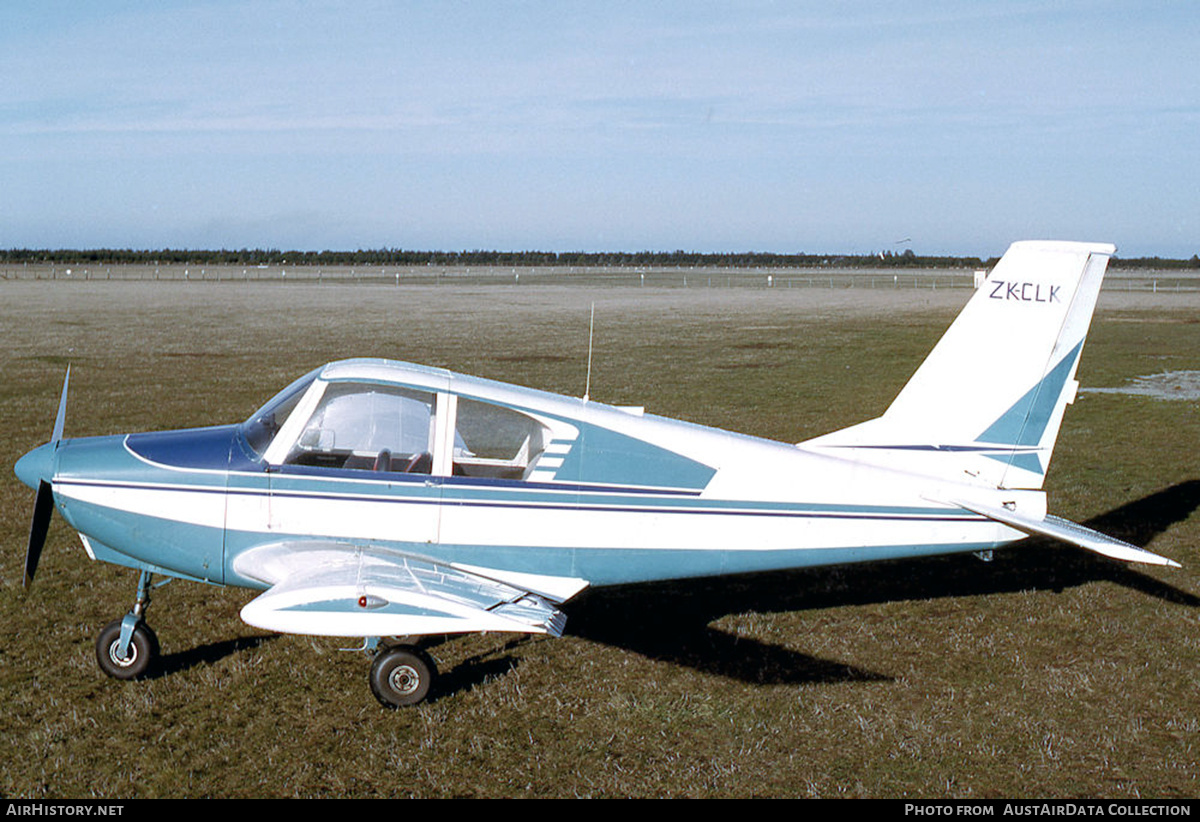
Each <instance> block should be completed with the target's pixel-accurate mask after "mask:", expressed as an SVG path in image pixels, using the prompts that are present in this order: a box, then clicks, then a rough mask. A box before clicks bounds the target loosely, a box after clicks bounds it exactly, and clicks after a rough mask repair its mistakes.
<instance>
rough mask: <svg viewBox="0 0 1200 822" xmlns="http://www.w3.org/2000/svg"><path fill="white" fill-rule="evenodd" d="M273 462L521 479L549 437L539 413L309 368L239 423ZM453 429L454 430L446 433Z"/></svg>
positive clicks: (250, 442) (259, 451)
mask: <svg viewBox="0 0 1200 822" xmlns="http://www.w3.org/2000/svg"><path fill="white" fill-rule="evenodd" d="M241 430H242V433H243V436H244V437H245V438H246V442H247V444H248V445H249V446H250V447H251V448H252V449H253V450H254V451H255V453H257V454H258V455H259V456H260V457H262V458H263V459H265V460H266V461H267V462H268V463H269V464H272V465H285V466H297V467H300V468H309V469H317V470H322V469H324V470H338V471H341V470H352V471H353V470H361V471H378V472H390V473H407V474H436V475H442V476H448V475H454V476H470V477H491V478H496V479H526V478H528V476H529V474H530V473H531V471H532V469H533V467H534V465H535V463H536V462H537V459H538V457H539V456H540V455H541V454H542V453H543V451H544V450H545V447H546V445H547V444H548V443H549V441H550V434H549V428H548V427H547V425H546V424H545V423H544V422H543V421H539V420H538V419H535V418H534V417H533V416H531V415H529V414H525V413H522V412H520V411H516V410H514V409H512V408H508V407H506V406H503V405H500V404H496V403H489V402H485V401H481V400H477V399H472V398H468V397H461V396H458V395H456V394H454V393H450V392H447V391H438V390H421V389H420V388H416V387H412V386H408V385H400V384H393V383H385V382H380V381H377V380H373V379H354V378H344V379H343V378H338V379H332V380H327V379H324V378H322V369H318V370H316V371H313V372H311V373H309V374H306V375H305V376H303V377H301V378H300V379H298V380H296V381H295V382H293V383H292V384H291V385H289V386H288V387H287V388H285V389H284V390H283V391H281V392H279V393H278V394H277V395H276V396H275V397H274V398H272V399H271V401H270V402H268V403H267V404H266V405H264V406H263V407H262V408H260V409H259V410H258V411H256V412H255V413H254V415H253V416H251V417H250V419H248V420H247V421H246V422H245V423H243V424H242V426H241ZM448 432H452V435H449V436H448V435H447V433H448Z"/></svg>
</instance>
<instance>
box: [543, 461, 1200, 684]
mask: <svg viewBox="0 0 1200 822" xmlns="http://www.w3.org/2000/svg"><path fill="white" fill-rule="evenodd" d="M1197 508H1200V480H1188V481H1186V482H1182V483H1179V484H1177V485H1173V486H1171V487H1169V488H1166V489H1164V490H1162V491H1159V492H1157V493H1154V494H1151V495H1149V496H1146V497H1143V498H1142V499H1139V500H1136V501H1134V502H1130V503H1127V504H1125V505H1122V506H1120V507H1119V508H1115V509H1113V510H1112V511H1109V512H1107V513H1104V514H1101V515H1099V516H1097V517H1095V518H1093V519H1091V520H1089V521H1088V522H1087V523H1086V524H1087V526H1088V527H1089V528H1095V529H1097V530H1103V531H1105V532H1107V533H1110V534H1113V535H1115V536H1118V537H1119V538H1121V539H1124V540H1127V541H1130V542H1134V543H1136V544H1140V545H1145V544H1147V543H1148V542H1150V541H1151V540H1152V539H1153V538H1154V537H1155V536H1157V535H1159V534H1161V533H1162V532H1164V531H1165V530H1166V529H1167V528H1169V527H1170V526H1171V525H1173V524H1175V523H1178V522H1182V521H1183V520H1185V519H1187V518H1188V517H1189V516H1190V515H1191V514H1192V513H1193V512H1194V511H1195V510H1196V509H1197ZM1098 581H1109V582H1113V583H1115V584H1117V585H1121V586H1123V587H1126V588H1129V589H1131V590H1135V591H1139V592H1141V593H1144V594H1146V595H1148V596H1152V597H1157V598H1158V599H1161V600H1163V601H1165V602H1170V603H1174V604H1178V605H1183V606H1185V607H1190V608H1196V607H1200V597H1197V596H1196V595H1195V594H1192V593H1189V592H1187V591H1184V590H1181V589H1179V588H1177V587H1175V586H1173V585H1170V584H1168V583H1165V582H1161V581H1159V580H1157V579H1155V578H1154V577H1151V576H1148V575H1146V574H1143V573H1140V572H1138V571H1136V570H1134V569H1133V568H1131V567H1130V566H1129V565H1127V564H1125V563H1121V562H1117V561H1114V560H1109V559H1105V558H1102V557H1099V556H1097V555H1095V554H1092V553H1090V552H1084V551H1078V550H1076V549H1073V548H1068V547H1062V546H1060V545H1059V544H1058V543H1055V542H1052V541H1050V540H1046V539H1041V538H1030V539H1028V540H1025V541H1023V542H1021V543H1018V544H1016V545H1014V546H1013V547H1011V548H1008V549H1005V550H1003V551H1001V552H999V553H998V561H996V562H992V563H988V564H983V563H980V562H979V560H978V559H976V558H975V557H973V556H969V555H968V556H964V555H961V554H960V555H954V556H947V557H931V558H921V559H912V560H896V561H894V562H889V563H880V564H875V563H871V564H863V565H843V566H836V567H829V568H817V569H807V570H799V571H782V572H775V573H765V574H753V575H747V576H744V577H722V578H717V579H698V580H682V581H677V582H669V583H650V584H645V585H628V586H620V587H615V588H600V589H595V590H591V591H588V592H586V593H585V594H584V595H583V596H582V597H580V598H579V599H578V600H576V601H575V602H573V603H569V604H568V606H567V609H568V613H569V614H570V621H569V622H568V628H567V633H569V634H571V635H574V636H578V637H582V638H585V639H590V640H593V641H595V642H600V643H603V644H606V645H611V646H615V647H619V648H624V649H626V650H629V651H633V652H635V653H638V654H642V655H643V656H646V657H649V658H651V659H657V660H662V661H669V662H673V663H676V664H680V665H686V666H688V667H692V668H695V669H697V670H700V671H704V672H707V673H715V674H718V675H721V676H725V677H729V678H731V679H736V680H740V681H744V682H748V683H752V684H794V685H806V684H807V685H818V684H835V683H840V682H869V681H887V680H890V679H891V677H890V676H887V675H886V674H882V673H879V672H874V671H868V670H864V669H862V668H858V667H855V666H853V665H847V664H845V663H841V662H837V661H833V660H825V659H820V658H817V657H813V656H810V655H807V654H804V653H800V652H798V651H793V650H790V649H788V648H784V647H781V646H778V645H772V644H770V643H766V642H762V641H760V640H757V639H753V638H751V637H743V636H735V635H733V634H730V633H728V632H726V631H724V630H721V629H720V628H714V627H712V626H711V625H710V623H712V622H713V621H714V620H717V619H719V618H721V617H724V616H728V615H730V614H739V613H746V612H759V613H771V612H786V611H808V610H817V609H821V608H832V607H839V606H846V605H871V604H877V603H883V602H897V601H915V600H928V599H937V598H940V597H962V596H982V595H988V594H1000V593H1013V592H1016V591H1029V590H1052V591H1058V592H1061V591H1063V590H1064V589H1066V588H1071V587H1076V586H1080V585H1085V584H1087V583H1091V582H1098Z"/></svg>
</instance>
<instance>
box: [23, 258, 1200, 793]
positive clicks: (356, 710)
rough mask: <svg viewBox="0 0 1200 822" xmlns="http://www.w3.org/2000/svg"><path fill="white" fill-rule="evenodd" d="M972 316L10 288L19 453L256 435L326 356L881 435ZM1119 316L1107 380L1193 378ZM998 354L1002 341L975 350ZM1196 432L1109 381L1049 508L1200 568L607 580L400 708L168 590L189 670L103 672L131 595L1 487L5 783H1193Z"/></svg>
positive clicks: (606, 295) (1180, 357)
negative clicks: (955, 322)
mask: <svg viewBox="0 0 1200 822" xmlns="http://www.w3.org/2000/svg"><path fill="white" fill-rule="evenodd" d="M967 296H968V294H967V293H966V292H965V291H963V290H957V291H955V292H938V293H937V294H930V295H921V296H920V297H919V298H918V297H916V296H914V295H912V294H901V293H899V292H897V293H896V294H895V295H892V296H889V295H887V294H884V293H872V292H870V291H869V290H866V289H862V290H858V289H854V290H847V291H836V292H828V291H826V290H821V289H795V290H787V291H784V290H776V291H775V292H774V293H771V292H767V291H765V290H758V291H753V290H749V289H740V290H735V291H723V290H720V289H712V290H707V289H692V290H688V291H685V290H683V289H678V288H677V289H669V290H668V289H662V290H656V289H634V288H628V289H621V288H591V287H586V286H579V287H574V288H568V287H554V286H539V287H537V288H514V287H509V286H489V287H481V286H472V285H461V286H457V287H453V288H449V287H445V286H440V287H435V286H428V287H414V288H394V287H393V288H388V287H384V286H373V287H368V286H360V287H354V286H332V285H324V286H316V285H289V286H287V287H280V286H274V285H255V284H242V283H220V284H218V283H167V282H163V283H123V282H117V281H113V282H111V283H107V282H92V283H81V282H62V281H59V282H4V283H2V284H0V297H2V299H0V334H2V335H3V337H2V338H3V340H4V341H5V348H6V351H5V354H6V360H5V363H4V369H5V380H4V381H3V383H2V384H0V419H2V420H3V421H4V435H3V437H2V438H0V463H2V464H3V465H7V466H11V465H12V463H13V462H15V460H16V459H17V457H19V456H20V455H21V454H22V453H24V451H26V450H28V449H29V448H31V447H33V446H34V445H36V444H38V443H40V442H43V441H45V440H46V439H47V438H48V437H49V434H50V429H51V427H52V425H53V418H54V411H55V408H56V405H57V398H58V391H59V388H60V386H61V382H62V372H63V370H64V368H65V363H66V362H70V363H71V366H72V372H71V397H70V402H69V405H68V410H67V425H66V430H67V434H68V436H83V435H89V434H104V433H116V432H124V431H132V430H147V429H157V428H168V427H185V426H191V425H204V424H211V423H218V422H229V421H236V420H239V419H242V418H244V417H246V416H248V415H249V413H250V412H251V411H253V410H254V409H255V408H256V407H257V406H258V405H259V404H261V402H263V401H264V400H265V399H266V398H267V397H268V396H269V395H270V394H272V393H273V392H274V391H276V390H277V389H279V388H281V387H282V386H283V385H285V384H287V382H289V381H290V380H291V379H293V378H294V377H296V376H299V375H300V374H302V373H304V372H305V371H307V370H309V369H310V368H312V367H315V366H316V365H319V364H320V363H322V362H325V361H327V360H330V359H336V358H341V357H346V356H388V357H393V358H397V359H407V360H411V361H416V362H422V363H428V364H432V365H441V366H447V367H451V368H454V369H455V370H459V371H464V372H467V373H474V374H478V375H481V376H485V377H491V378H496V379H501V380H508V381H512V382H517V383H520V384H524V385H532V386H535V387H538V388H544V389H548V390H551V391H559V392H563V393H568V394H574V395H580V394H582V393H583V388H584V378H585V362H586V354H587V329H588V311H589V306H590V304H591V303H592V302H593V301H594V302H595V303H596V336H595V360H594V364H593V373H592V396H593V397H594V398H595V399H597V400H600V401H604V402H611V403H615V404H628V405H645V406H647V408H648V410H649V411H651V412H653V413H660V414H665V415H668V416H677V417H683V418H685V419H689V420H693V421H695V422H700V423H704V424H709V425H717V426H721V427H727V428H733V429H736V430H740V431H745V432H747V433H752V434H757V435H761V436H767V437H772V438H775V439H780V440H783V441H797V440H800V439H804V438H807V437H811V436H815V435H817V434H820V433H824V432H825V431H828V430H832V429H835V428H838V427H841V426H843V425H847V424H850V423H853V422H858V421H861V420H864V419H868V418H870V417H872V416H875V415H877V414H878V413H880V412H881V411H882V410H883V409H884V408H885V407H886V406H887V404H888V402H889V401H890V400H891V398H892V397H893V396H894V395H895V393H896V392H897V391H898V390H899V388H900V387H901V386H902V385H903V383H904V382H905V380H907V378H908V376H909V375H910V374H911V372H912V371H913V370H914V369H915V367H916V365H917V364H918V363H919V361H920V359H921V357H922V356H923V355H924V354H925V353H926V351H927V350H928V349H929V347H930V346H931V345H932V344H933V342H934V341H936V339H937V338H938V337H939V336H940V334H941V332H942V331H943V330H944V328H945V327H946V325H947V324H948V323H949V321H950V320H951V319H952V317H953V315H954V314H955V312H956V311H957V309H958V307H959V306H960V305H961V303H962V302H963V301H964V300H965V299H966V297H967ZM1156 299H1158V300H1159V302H1158V303H1157V304H1155V305H1152V306H1149V307H1147V306H1146V305H1145V304H1144V302H1142V303H1138V304H1136V305H1134V306H1133V307H1128V306H1125V305H1124V304H1123V303H1120V302H1119V301H1115V299H1114V300H1109V299H1108V298H1107V295H1106V299H1105V300H1104V301H1102V305H1101V310H1100V312H1099V314H1098V316H1097V320H1096V322H1095V324H1094V326H1093V333H1092V335H1091V337H1090V339H1089V343H1088V347H1087V350H1086V351H1085V353H1084V359H1083V363H1082V365H1081V367H1080V372H1079V376H1080V380H1081V381H1082V382H1083V384H1084V385H1085V386H1089V385H1094V386H1116V385H1121V384H1123V383H1124V381H1125V380H1127V379H1129V378H1131V377H1134V376H1137V375H1140V374H1146V373H1154V372H1155V371H1158V370H1179V369H1197V368H1200V323H1198V322H1196V317H1197V310H1196V306H1195V305H1194V303H1190V302H1187V301H1186V300H1185V299H1181V298H1179V297H1177V296H1173V295H1161V296H1160V297H1158V298H1156ZM989 355H996V352H981V362H983V363H986V357H987V356H989ZM1198 441H1200V413H1198V410H1197V404H1196V403H1194V402H1192V403H1189V402H1163V401H1156V400H1151V399H1146V398H1137V397H1124V396H1117V395H1088V394H1081V395H1080V398H1079V400H1078V401H1077V402H1076V404H1075V406H1074V407H1073V408H1072V409H1070V410H1069V411H1068V414H1067V417H1066V422H1065V424H1064V429H1063V432H1062V436H1061V437H1060V440H1059V445H1058V449H1057V451H1056V454H1055V460H1054V464H1053V465H1052V467H1051V471H1050V482H1049V488H1048V490H1049V491H1050V494H1051V501H1052V503H1051V504H1052V510H1054V511H1055V512H1056V513H1059V514H1061V515H1063V516H1067V517H1070V518H1073V519H1077V520H1081V521H1091V522H1093V524H1096V525H1097V526H1098V527H1099V526H1103V527H1105V528H1107V529H1108V530H1109V531H1110V532H1112V533H1114V534H1117V535H1121V534H1124V535H1125V536H1127V537H1128V538H1132V539H1135V541H1139V542H1140V543H1141V544H1145V541H1146V540H1149V541H1150V547H1151V549H1152V550H1155V551H1157V552H1160V553H1164V554H1166V555H1168V556H1171V557H1173V558H1175V559H1177V560H1179V561H1181V562H1183V563H1184V568H1183V569H1182V570H1169V569H1143V568H1129V567H1126V566H1119V565H1116V564H1113V563H1108V562H1105V561H1102V560H1099V559H1094V558H1092V557H1090V556H1087V555H1084V554H1083V553H1082V552H1078V551H1074V550H1071V549H1067V548H1058V547H1053V546H1048V545H1045V544H1032V545H1028V546H1024V547H1018V548H1013V549H1010V550H1008V551H1005V552H998V553H997V556H996V560H995V561H994V562H992V563H990V564H984V563H981V562H979V561H978V560H976V559H974V558H973V557H947V558H940V559H933V560H923V561H914V562H897V563H889V564H881V565H871V566H862V567H844V568H833V569H822V570H814V571H805V572H794V573H783V574H770V575H761V576H753V577H739V578H727V579H715V580H699V581H692V582H686V583H672V584H657V585H644V586H629V587H622V588H613V589H605V590H594V591H589V592H586V593H585V594H584V595H583V596H582V597H580V598H579V600H578V601H576V602H573V603H571V604H570V605H569V606H568V613H569V617H570V618H569V621H568V627H567V636H565V637H564V638H562V639H558V640H548V639H525V638H522V637H518V636H512V635H491V636H482V637H479V636H476V637H465V638H461V639H456V640H453V641H451V642H448V643H446V644H443V645H440V646H437V647H436V648H434V649H432V650H433V653H434V655H435V657H436V658H437V660H438V663H439V665H440V667H441V668H442V670H443V671H444V672H445V673H446V677H445V680H444V687H443V689H442V691H441V693H440V694H439V695H438V696H437V697H436V698H435V699H433V700H432V701H430V702H429V703H427V704H425V705H422V706H420V707H418V708H416V709H410V710H405V711H399V712H392V711H385V710H382V709H380V708H379V706H378V705H377V704H376V702H375V701H374V699H373V698H372V696H371V694H370V691H369V689H368V687H367V682H366V673H367V667H368V661H367V659H366V658H365V657H364V656H363V655H361V654H357V653H344V652H341V651H339V650H338V647H339V645H341V644H344V643H341V642H339V641H337V640H324V639H313V638H308V637H295V636H274V635H267V634H264V633H263V632H261V631H257V630H255V629H253V628H250V627H248V626H246V625H245V624H243V623H242V622H241V621H240V620H239V619H238V610H239V609H240V608H241V606H242V605H243V604H244V603H245V602H247V601H248V600H249V599H250V598H251V597H252V596H253V594H252V593H251V592H248V591H240V590H236V589H221V588H215V587H209V586H202V585H194V584H189V583H184V582H173V583H171V584H169V585H167V586H165V587H163V588H161V589H157V590H156V591H155V592H154V603H153V605H152V607H151V609H150V611H149V621H150V623H151V625H152V626H153V627H154V629H155V630H156V631H157V633H158V636H159V638H160V640H161V642H162V647H163V653H164V667H165V673H164V674H163V675H161V676H158V677H156V678H153V679H151V680H149V681H145V682H138V683H120V682H116V681H112V680H108V679H106V678H105V677H104V676H103V675H102V674H101V673H100V671H99V669H98V668H97V666H96V663H95V660H94V658H93V653H94V652H93V642H94V640H95V636H96V634H97V632H98V631H99V630H100V628H101V627H102V626H103V625H104V624H105V623H107V622H108V621H109V620H111V619H114V618H116V617H117V616H119V615H121V614H122V613H123V612H124V611H125V610H126V609H127V608H128V607H129V605H130V604H131V601H132V597H133V593H134V587H135V575H134V574H133V573H132V572H129V571H125V570H121V569H118V568H115V567H112V566H106V565H97V564H95V563H91V562H90V561H88V560H87V558H86V557H85V556H84V554H83V552H82V550H81V549H80V547H79V543H78V539H77V537H76V536H75V535H74V534H73V533H72V532H71V531H70V529H69V528H68V527H67V526H66V525H65V524H64V523H62V522H61V520H60V519H58V518H56V519H55V521H54V524H53V526H52V528H51V531H50V536H49V540H48V543H47V546H46V551H45V554H44V555H43V559H42V564H41V567H40V569H39V572H38V579H37V583H36V585H35V586H34V587H33V588H32V589H31V590H29V591H25V590H23V589H22V587H21V560H22V557H23V554H24V548H25V541H26V536H27V529H28V518H29V516H30V513H31V508H32V497H33V494H32V492H31V491H29V489H27V488H25V487H24V486H21V485H19V484H18V483H17V482H16V480H15V478H14V477H13V476H12V474H11V471H10V469H7V468H6V469H4V471H5V472H6V476H5V478H4V479H0V620H2V624H3V625H4V627H5V629H6V633H7V636H6V640H7V641H6V642H5V643H3V644H2V645H0V698H3V700H4V711H3V713H2V714H0V740H2V741H3V746H4V751H3V754H2V755H0V795H4V796H9V797H85V796H100V797H110V798H112V797H149V796H338V797H341V796H422V797H442V796H555V797H561V796H696V797H705V796H784V797H791V796H799V797H803V796H884V797H930V798H933V797H997V796H1024V797H1076V796H1105V797H1139V796H1140V797H1143V798H1145V797H1194V796H1196V795H1197V793H1198V785H1200V774H1198V766H1197V762H1198V761H1200V750H1198V747H1200V744H1198V741H1200V688H1198V686H1197V683H1196V672H1197V670H1200V640H1198V639H1197V636H1198V635H1200V631H1197V627H1198V626H1197V622H1198V617H1200V608H1198V607H1197V606H1198V605H1200V598H1198V596H1197V594H1198V593H1200V584H1198V578H1197V569H1200V552H1198V551H1197V544H1198V541H1200V540H1198V538H1200V514H1197V513H1196V507H1197V505H1198V504H1200V467H1198V465H1197V460H1196V453H1197V452H1196V443H1197V442H1198Z"/></svg>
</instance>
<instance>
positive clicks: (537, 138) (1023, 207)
mask: <svg viewBox="0 0 1200 822" xmlns="http://www.w3.org/2000/svg"><path fill="white" fill-rule="evenodd" d="M1198 44H1200V4H1197V3H1194V2H1191V0H1177V2H1158V1H1157V0H1145V1H1144V2H1106V0H1086V1H1085V0H1079V2H1075V1H1074V0H1062V1H1060V2H1055V0H1037V1H1036V2H1017V1H1016V0H1012V1H1009V0H997V2H980V1H979V0H975V2H953V1H952V0H947V1H946V2H920V0H914V1H913V2H900V3H898V2H883V1H882V0H880V1H878V2H875V1H872V0H862V1H861V2H858V1H856V0H845V2H833V1H832V0H829V1H828V2H804V0H798V1H797V2H754V1H753V0H750V1H749V2H736V3H735V2H729V3H716V2H673V0H665V1H664V2H654V3H646V2H619V0H617V1H614V2H569V1H564V2H500V1H496V2H472V1H471V0H461V2H454V0H447V2H438V3H434V2H427V3H409V2H370V0H365V1H364V2H353V3H350V2H347V3H326V2H293V1H292V0H262V1H261V2H253V3H239V2H225V1H224V0H211V1H210V2H186V3H185V2H169V1H168V2H120V1H119V0H113V1H112V2H100V3H94V2H61V1H60V0H41V1H39V2H32V1H31V2H24V0H13V2H5V3H4V4H2V5H0V248H150V249H158V248H279V249H285V250H291V249H299V250H322V249H336V250H354V249H359V248H367V249H376V248H404V249H417V250H464V249H467V250H470V249H500V250H545V251H611V250H628V251H640V250H662V251H673V250H676V249H682V250H686V251H699V252H720V251H764V252H778V253H788V252H806V253H826V252H833V253H873V252H880V251H889V250H891V251H896V252H898V251H900V250H904V249H909V248H911V249H912V250H914V251H915V252H917V253H919V254H956V255H977V256H982V257H988V256H993V255H999V254H1001V253H1003V251H1004V249H1005V248H1006V247H1007V246H1008V244H1009V243H1010V242H1013V241H1016V240H1023V239H1062V240H1085V241H1101V242H1114V243H1116V244H1117V245H1118V248H1119V250H1118V254H1119V255H1120V256H1125V257H1137V256H1156V255H1157V256H1164V257H1190V256H1191V255H1193V254H1196V253H1200V48H1198Z"/></svg>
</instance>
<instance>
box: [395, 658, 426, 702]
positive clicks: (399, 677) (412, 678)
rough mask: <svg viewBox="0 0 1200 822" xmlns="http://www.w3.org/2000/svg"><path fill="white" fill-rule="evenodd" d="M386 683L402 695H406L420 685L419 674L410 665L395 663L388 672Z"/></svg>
mask: <svg viewBox="0 0 1200 822" xmlns="http://www.w3.org/2000/svg"><path fill="white" fill-rule="evenodd" d="M388 685H390V686H391V688H392V690H393V691H395V692H396V693H398V694H400V695H402V696H408V695H409V694H411V693H413V692H414V691H416V690H417V688H419V687H421V675H420V674H419V673H417V669H416V668H414V667H413V666H411V665H397V666H396V667H395V668H394V669H393V670H392V672H391V673H390V674H388Z"/></svg>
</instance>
